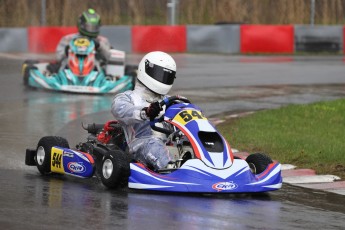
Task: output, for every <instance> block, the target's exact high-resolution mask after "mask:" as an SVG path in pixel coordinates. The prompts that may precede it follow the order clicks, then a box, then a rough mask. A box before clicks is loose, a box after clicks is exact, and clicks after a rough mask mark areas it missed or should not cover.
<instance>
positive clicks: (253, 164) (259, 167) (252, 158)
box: [246, 153, 273, 174]
mask: <svg viewBox="0 0 345 230" xmlns="http://www.w3.org/2000/svg"><path fill="white" fill-rule="evenodd" d="M246 161H247V163H248V165H249V167H250V169H251V171H252V172H253V173H254V174H260V173H262V172H263V171H265V170H266V168H267V167H268V165H269V164H271V163H273V161H272V159H271V158H270V157H269V156H267V155H266V154H264V153H254V154H251V155H249V156H248V157H247V158H246Z"/></svg>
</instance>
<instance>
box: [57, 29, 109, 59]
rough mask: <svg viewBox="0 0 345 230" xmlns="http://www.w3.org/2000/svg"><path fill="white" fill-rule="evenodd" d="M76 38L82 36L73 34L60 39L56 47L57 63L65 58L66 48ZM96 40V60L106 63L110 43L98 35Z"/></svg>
mask: <svg viewBox="0 0 345 230" xmlns="http://www.w3.org/2000/svg"><path fill="white" fill-rule="evenodd" d="M78 36H82V35H80V34H78V33H75V34H68V35H66V36H64V37H62V38H61V40H60V42H59V44H58V46H57V47H56V59H57V61H59V62H61V61H63V60H64V59H65V58H66V54H65V49H66V46H68V45H69V43H70V41H71V40H72V39H73V38H75V37H78ZM96 39H97V41H98V42H99V48H98V49H97V54H96V58H97V60H102V61H104V62H107V61H108V60H109V58H110V49H111V45H110V42H109V40H108V39H107V38H106V37H103V36H100V35H98V36H97V38H96Z"/></svg>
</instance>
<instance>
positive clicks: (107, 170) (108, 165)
mask: <svg viewBox="0 0 345 230" xmlns="http://www.w3.org/2000/svg"><path fill="white" fill-rule="evenodd" d="M113 167H114V166H113V162H112V161H111V160H110V159H106V160H105V161H104V163H103V166H102V173H103V177H104V178H105V179H109V178H110V176H111V174H112V173H113Z"/></svg>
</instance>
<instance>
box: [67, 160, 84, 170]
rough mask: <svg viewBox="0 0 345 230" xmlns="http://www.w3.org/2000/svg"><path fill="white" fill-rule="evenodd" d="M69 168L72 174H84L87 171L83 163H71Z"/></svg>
mask: <svg viewBox="0 0 345 230" xmlns="http://www.w3.org/2000/svg"><path fill="white" fill-rule="evenodd" d="M67 167H68V169H69V170H70V171H71V172H74V173H83V172H85V171H86V167H85V166H84V165H83V163H79V162H69V163H68V165H67Z"/></svg>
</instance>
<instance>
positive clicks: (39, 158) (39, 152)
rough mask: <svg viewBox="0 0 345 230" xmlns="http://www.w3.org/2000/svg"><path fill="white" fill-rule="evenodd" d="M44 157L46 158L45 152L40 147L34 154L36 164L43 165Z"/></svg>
mask: <svg viewBox="0 0 345 230" xmlns="http://www.w3.org/2000/svg"><path fill="white" fill-rule="evenodd" d="M45 156H46V152H45V151H44V148H43V147H42V146H40V147H38V149H37V154H36V161H37V164H39V165H43V162H44V158H45Z"/></svg>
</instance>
